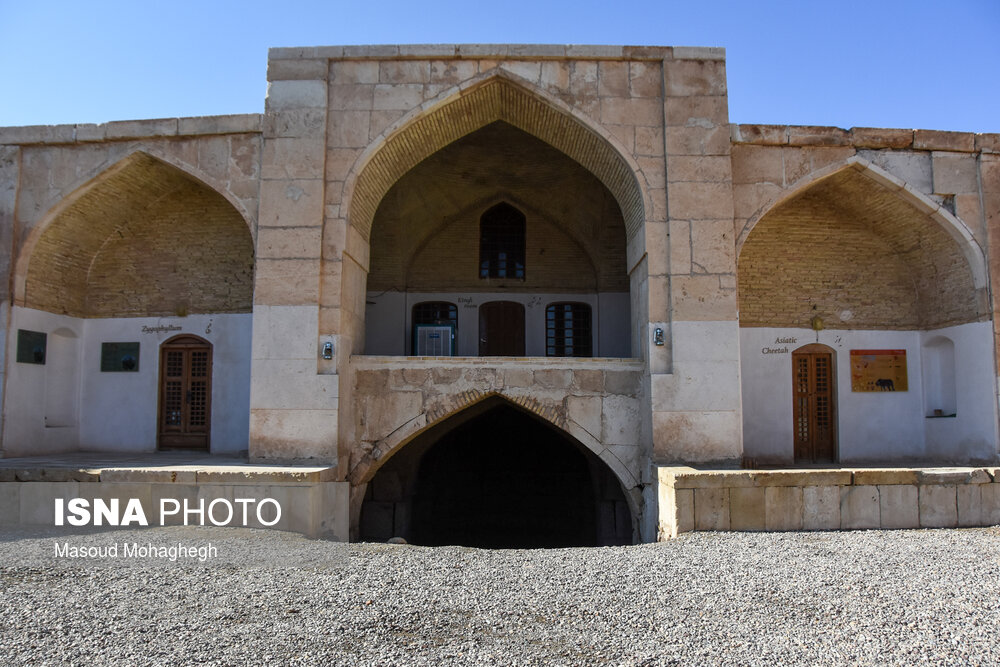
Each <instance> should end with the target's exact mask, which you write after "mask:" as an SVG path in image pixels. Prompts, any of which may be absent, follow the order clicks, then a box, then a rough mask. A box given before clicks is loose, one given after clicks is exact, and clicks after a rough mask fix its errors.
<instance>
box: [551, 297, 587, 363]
mask: <svg viewBox="0 0 1000 667" xmlns="http://www.w3.org/2000/svg"><path fill="white" fill-rule="evenodd" d="M590 320H591V317H590V306H588V305H587V304H585V303H552V304H549V305H548V306H547V307H546V308H545V356H547V357H590V356H593V343H592V341H593V336H592V335H591V331H592V329H591V321H590Z"/></svg>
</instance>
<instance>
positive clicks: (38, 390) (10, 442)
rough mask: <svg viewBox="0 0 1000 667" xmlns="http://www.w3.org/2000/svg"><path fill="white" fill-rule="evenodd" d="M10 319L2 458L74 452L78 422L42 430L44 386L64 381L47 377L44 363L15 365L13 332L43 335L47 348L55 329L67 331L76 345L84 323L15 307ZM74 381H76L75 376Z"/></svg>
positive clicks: (43, 422)
mask: <svg viewBox="0 0 1000 667" xmlns="http://www.w3.org/2000/svg"><path fill="white" fill-rule="evenodd" d="M10 318H11V326H10V330H9V331H10V333H9V334H8V336H7V374H6V375H7V377H6V380H7V382H6V387H5V392H4V393H5V394H6V401H5V403H4V438H3V440H4V455H5V456H28V455H37V454H52V453H57V452H69V451H75V450H76V449H78V447H79V443H80V429H79V423H80V422H79V420H77V422H76V424H75V425H70V426H54V427H46V426H45V407H46V400H45V387H46V383H56V382H59V381H65V378H57V377H49V376H50V375H54V374H53V373H51V372H50V371H51V370H52V367H51V366H49V365H48V363H46V364H45V365H39V364H19V363H17V330H18V329H27V330H30V331H42V332H45V333H46V334H48V335H49V340H48V341H47V342H48V343H49V345H47V347H51V345H50V344H51V337H52V332H54V331H56V330H58V329H65V330H68V331H71V332H72V333H73V334H75V336H76V340H77V341H78V343H79V341H80V340H81V339H82V337H83V329H84V322H83V320H79V319H76V318H74V317H66V316H64V315H54V314H52V313H46V312H42V311H39V310H30V309H26V308H17V307H15V308H13V309H11V316H10ZM77 377H78V378H79V374H78V375H77ZM74 391H76V392H79V385H77V387H74ZM77 405H79V402H78V403H77ZM82 413H83V410H81V414H82Z"/></svg>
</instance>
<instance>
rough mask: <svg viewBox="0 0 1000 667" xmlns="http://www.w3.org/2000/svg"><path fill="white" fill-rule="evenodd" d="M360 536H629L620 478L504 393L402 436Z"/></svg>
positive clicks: (489, 543)
mask: <svg viewBox="0 0 1000 667" xmlns="http://www.w3.org/2000/svg"><path fill="white" fill-rule="evenodd" d="M359 536H360V538H361V539H362V540H369V541H385V540H387V539H389V538H390V537H394V536H398V537H403V538H405V539H406V540H407V541H408V542H411V543H413V544H419V545H425V546H440V545H446V544H457V545H462V546H469V547H479V548H559V547H579V546H604V545H620V544H631V543H632V542H633V519H632V514H631V511H630V509H629V506H628V503H627V501H626V499H625V495H624V493H623V491H622V488H621V484H620V483H619V481H618V480H617V478H616V477H615V475H614V473H613V472H612V471H611V469H610V468H608V467H607V465H606V464H605V463H604V462H603V461H601V460H600V459H599V458H597V457H596V456H595V455H594V454H593V453H592V452H590V451H589V450H587V449H586V448H585V447H584V446H583V445H581V444H580V443H579V442H577V441H576V440H575V439H574V438H572V437H571V436H569V435H568V434H566V433H565V432H563V431H561V430H560V429H558V428H556V427H555V426H553V425H551V424H549V423H548V422H546V421H544V420H543V419H541V418H539V417H537V416H535V415H533V414H531V413H529V412H527V411H525V410H523V409H521V408H519V407H517V406H516V405H514V404H512V403H510V402H509V401H506V400H505V399H502V398H499V397H497V398H493V399H487V400H486V401H483V402H481V403H480V404H477V405H475V406H472V407H470V408H467V409H466V410H464V411H463V412H462V413H460V414H458V415H455V416H454V417H452V418H450V419H448V420H446V422H445V423H443V424H441V425H439V426H437V427H432V428H431V429H428V431H425V432H424V433H423V434H421V436H418V437H417V438H416V439H415V440H414V441H412V442H411V443H409V444H407V445H406V446H404V447H403V448H402V449H401V450H400V451H399V452H397V453H396V454H395V455H393V457H392V458H391V459H389V461H387V462H386V463H385V465H383V466H382V467H381V468H380V469H379V470H378V472H376V473H375V475H374V477H373V478H372V479H371V481H370V482H369V483H368V487H367V489H366V492H365V496H364V501H363V504H362V507H361V520H360V527H359Z"/></svg>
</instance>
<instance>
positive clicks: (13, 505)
mask: <svg viewBox="0 0 1000 667" xmlns="http://www.w3.org/2000/svg"><path fill="white" fill-rule="evenodd" d="M20 520H21V484H19V483H17V482H0V526H16V525H17V524H18V523H19V522H20Z"/></svg>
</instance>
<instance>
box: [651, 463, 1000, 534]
mask: <svg viewBox="0 0 1000 667" xmlns="http://www.w3.org/2000/svg"><path fill="white" fill-rule="evenodd" d="M658 477H659V482H660V487H659V503H660V505H659V507H660V521H659V531H658V539H660V540H663V539H669V538H672V537H677V536H678V535H679V534H680V533H685V532H690V531H694V530H768V531H782V530H858V529H881V530H888V529H905V528H910V529H912V528H958V527H971V526H993V525H1000V469H997V468H934V469H919V468H905V469H904V468H898V469H863V468H858V469H833V470H787V471H752V470H732V471H725V470H714V471H707V470H705V471H698V470H695V469H693V468H683V467H675V468H667V467H661V468H659V470H658Z"/></svg>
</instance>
